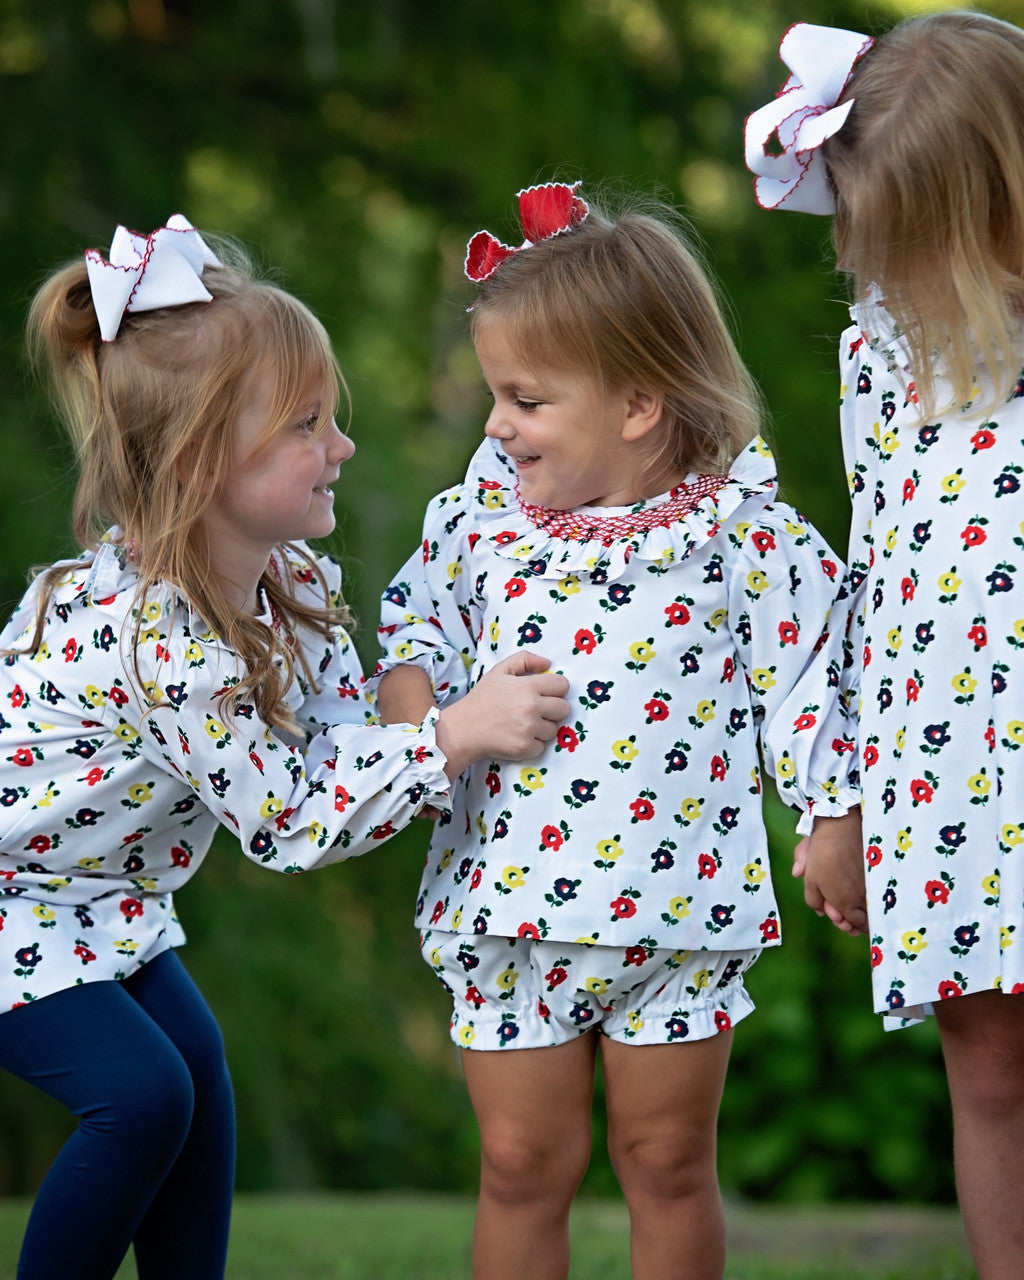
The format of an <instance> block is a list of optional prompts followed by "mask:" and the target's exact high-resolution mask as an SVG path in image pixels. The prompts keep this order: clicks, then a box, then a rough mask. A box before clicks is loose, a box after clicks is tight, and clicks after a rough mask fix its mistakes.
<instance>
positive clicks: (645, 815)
mask: <svg viewBox="0 0 1024 1280" xmlns="http://www.w3.org/2000/svg"><path fill="white" fill-rule="evenodd" d="M629 811H630V813H631V814H632V815H633V821H634V822H649V821H650V820H651V818H653V817H654V805H653V804H651V802H650V800H645V799H644V798H643V796H640V797H638V798H637V799H636V800H634V801H633V802H632V804H630V806H629Z"/></svg>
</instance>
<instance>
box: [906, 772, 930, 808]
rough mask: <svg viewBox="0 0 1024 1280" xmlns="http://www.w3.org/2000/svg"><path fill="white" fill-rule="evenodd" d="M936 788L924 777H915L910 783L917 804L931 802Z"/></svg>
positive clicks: (912, 795) (913, 798) (911, 793)
mask: <svg viewBox="0 0 1024 1280" xmlns="http://www.w3.org/2000/svg"><path fill="white" fill-rule="evenodd" d="M934 794H935V788H934V787H933V786H932V785H931V783H930V782H925V780H924V778H915V779H914V781H913V782H912V783H911V784H910V795H911V798H912V800H913V801H914V803H915V804H931V802H932V797H933V796H934Z"/></svg>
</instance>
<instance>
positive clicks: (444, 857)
mask: <svg viewBox="0 0 1024 1280" xmlns="http://www.w3.org/2000/svg"><path fill="white" fill-rule="evenodd" d="M454 857H455V850H454V849H445V850H443V851H442V853H441V857H440V859H439V860H438V866H439V867H440V869H441V870H442V871H447V869H448V867H449V866H451V861H452V858H454Z"/></svg>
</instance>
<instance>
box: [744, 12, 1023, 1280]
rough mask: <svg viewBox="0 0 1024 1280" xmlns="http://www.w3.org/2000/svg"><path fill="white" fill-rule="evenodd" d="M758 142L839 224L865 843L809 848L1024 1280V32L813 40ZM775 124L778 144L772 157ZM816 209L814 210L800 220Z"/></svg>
mask: <svg viewBox="0 0 1024 1280" xmlns="http://www.w3.org/2000/svg"><path fill="white" fill-rule="evenodd" d="M781 53H782V57H783V60H784V61H785V62H786V63H787V64H788V65H789V66H790V67H791V69H792V71H793V74H792V76H791V77H790V79H789V81H788V82H787V84H786V86H785V88H784V89H783V91H782V92H781V93H780V95H779V97H778V98H777V99H776V100H775V102H774V103H769V104H768V106H767V107H763V108H761V109H760V110H759V111H756V112H754V114H753V115H752V116H751V117H750V119H749V120H748V125H747V159H748V164H750V166H751V168H752V169H753V170H754V172H755V173H756V174H757V175H758V176H757V179H756V183H755V188H756V192H757V197H758V199H759V201H760V202H761V203H762V204H764V205H766V206H767V207H770V208H776V207H781V208H797V209H800V208H802V209H805V210H807V211H809V212H814V213H832V212H834V214H835V219H834V223H833V238H834V242H835V247H836V256H837V265H838V268H839V269H840V270H841V271H843V272H845V273H846V274H847V275H848V276H849V277H850V279H851V281H852V284H853V289H854V296H855V302H854V305H853V307H852V308H851V318H852V325H851V327H850V328H848V329H847V330H846V332H845V333H844V334H843V337H842V340H841V343H840V367H841V381H842V389H841V409H840V425H841V430H842V443H843V450H844V455H845V459H846V465H847V471H848V475H849V481H850V493H851V497H852V506H853V519H852V526H851V533H850V554H849V559H850V568H851V573H852V575H853V579H854V582H855V584H856V595H855V600H854V611H853V619H854V623H853V627H852V631H851V640H850V651H851V656H852V659H853V663H852V669H851V683H852V684H853V685H854V686H855V687H856V688H857V689H859V696H860V729H859V750H860V755H861V759H862V764H863V797H864V798H863V823H864V829H863V837H862V839H856V838H855V837H854V832H853V830H852V829H851V828H850V827H849V826H847V827H844V828H842V829H840V828H834V829H833V831H832V832H831V834H832V835H833V836H834V837H836V838H834V839H831V840H829V841H828V842H827V844H825V843H822V840H821V837H822V836H823V835H827V834H829V833H826V832H818V831H816V832H815V833H814V835H813V836H812V837H811V839H810V840H809V842H808V843H806V844H802V845H801V846H800V847H799V848H798V851H797V865H798V867H799V868H804V869H805V877H806V881H805V895H806V898H807V901H808V902H809V903H810V904H811V905H812V906H814V907H815V908H817V909H818V910H824V911H826V912H827V914H828V915H829V916H830V918H831V919H832V920H833V921H834V922H835V923H837V924H838V925H839V926H840V927H842V928H849V926H850V923H851V921H852V922H854V923H860V921H861V919H862V917H863V912H864V909H865V903H866V910H867V921H868V925H867V927H868V930H869V933H870V938H871V966H872V982H873V989H874V1007H875V1010H876V1011H877V1012H878V1013H879V1014H881V1015H882V1017H883V1018H884V1019H885V1021H886V1024H887V1025H888V1026H894V1027H900V1026H905V1025H907V1024H909V1023H912V1022H916V1021H920V1020H921V1019H923V1018H925V1017H926V1016H928V1015H930V1014H934V1016H935V1018H936V1020H937V1023H938V1030H939V1035H940V1038H941V1041H942V1049H943V1056H944V1060H945V1066H946V1073H947V1077H948V1082H949V1089H950V1096H951V1100H952V1108H953V1121H954V1158H955V1166H956V1181H957V1189H958V1194H959V1198H960V1206H961V1210H962V1213H963V1218H964V1223H965V1226H966V1229H967V1236H968V1240H969V1242H970V1246H971V1251H972V1253H973V1255H974V1261H975V1264H976V1266H977V1269H978V1275H979V1277H980V1280H1015V1278H1016V1277H1019V1276H1020V1275H1022V1274H1024V1230H1022V1228H1021V1220H1022V1215H1021V1212H1020V1210H1021V1208H1022V1207H1024V1191H1022V1188H1024V946H1022V942H1024V908H1022V902H1024V861H1022V858H1021V848H1020V846H1021V845H1022V843H1024V810H1022V807H1021V806H1022V801H1021V797H1022V795H1024V751H1022V750H1021V747H1022V746H1024V717H1022V712H1021V707H1022V698H1024V671H1022V666H1021V661H1020V652H1021V649H1022V648H1024V599H1022V592H1024V588H1021V587H1020V586H1019V585H1018V583H1019V578H1020V573H1021V570H1022V569H1024V563H1022V560H1021V558H1020V557H1021V549H1022V548H1024V525H1022V510H1021V500H1020V495H1021V476H1022V474H1024V375H1022V372H1021V370H1022V366H1024V334H1022V328H1021V325H1022V316H1024V127H1022V121H1024V32H1021V31H1020V30H1019V29H1018V28H1017V27H1015V26H1012V25H1010V24H1009V23H1006V22H1001V21H999V20H998V19H996V18H992V17H989V16H987V15H985V14H982V13H973V12H972V13H966V12H960V13H957V12H951V13H937V14H931V15H929V16H926V17H921V18H913V19H908V20H907V21H905V22H901V23H899V24H898V25H897V26H895V27H894V28H893V29H892V30H891V31H890V32H889V33H888V34H887V35H885V36H884V37H882V38H881V39H879V40H878V41H877V43H875V42H873V41H872V40H870V39H869V38H868V37H865V36H860V35H857V34H855V33H852V32H843V31H834V30H831V29H829V28H823V27H812V26H808V25H806V24H798V25H797V26H795V27H793V28H791V29H790V31H789V32H787V34H786V36H785V37H784V39H783V43H782V50H781ZM773 130H777V138H778V141H779V142H780V143H781V144H782V147H781V149H780V148H774V153H772V154H769V147H768V141H769V138H770V135H771V133H772V131H773ZM803 193H806V194H807V196H808V197H809V198H808V199H806V200H804V199H803V198H802V195H803Z"/></svg>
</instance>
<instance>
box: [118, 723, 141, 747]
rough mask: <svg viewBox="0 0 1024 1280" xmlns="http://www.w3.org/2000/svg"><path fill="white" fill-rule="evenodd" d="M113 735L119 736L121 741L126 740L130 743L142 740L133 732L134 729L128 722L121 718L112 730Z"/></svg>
mask: <svg viewBox="0 0 1024 1280" xmlns="http://www.w3.org/2000/svg"><path fill="white" fill-rule="evenodd" d="M114 736H115V737H117V738H120V739H121V741H122V742H127V743H129V744H131V745H134V744H135V743H137V742H141V741H142V739H141V738H140V737H139V735H138V734H137V733H136V732H135V729H134V728H133V727H132V726H131V725H130V724H128V722H127V721H126V720H122V721H121V722H120V723H119V724H118V726H117V728H116V729H115V730H114Z"/></svg>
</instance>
